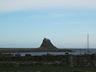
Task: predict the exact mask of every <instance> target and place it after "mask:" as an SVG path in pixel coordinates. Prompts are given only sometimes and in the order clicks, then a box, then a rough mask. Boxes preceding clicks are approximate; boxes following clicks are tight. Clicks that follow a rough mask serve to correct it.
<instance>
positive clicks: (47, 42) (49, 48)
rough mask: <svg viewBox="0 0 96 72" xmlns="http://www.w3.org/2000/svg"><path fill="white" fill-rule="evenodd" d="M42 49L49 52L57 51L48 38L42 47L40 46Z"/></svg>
mask: <svg viewBox="0 0 96 72" xmlns="http://www.w3.org/2000/svg"><path fill="white" fill-rule="evenodd" d="M40 49H47V50H51V49H54V50H55V49H57V48H56V47H55V46H54V45H53V44H52V43H51V41H50V40H49V39H47V38H44V40H43V42H42V44H41V46H40Z"/></svg>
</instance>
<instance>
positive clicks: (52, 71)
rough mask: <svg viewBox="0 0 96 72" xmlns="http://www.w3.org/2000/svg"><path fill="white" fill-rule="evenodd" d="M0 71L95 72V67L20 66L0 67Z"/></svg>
mask: <svg viewBox="0 0 96 72" xmlns="http://www.w3.org/2000/svg"><path fill="white" fill-rule="evenodd" d="M1 71H14V72H15V71H24V72H25V71H32V72H36V71H40V72H72V71H74V72H75V71H80V72H81V71H82V72H86V71H87V72H96V67H64V66H26V67H25V66H22V67H9V66H6V67H4V66H3V67H0V72H1Z"/></svg>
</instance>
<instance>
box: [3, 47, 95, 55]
mask: <svg viewBox="0 0 96 72" xmlns="http://www.w3.org/2000/svg"><path fill="white" fill-rule="evenodd" d="M72 50H73V52H68V53H69V54H72V55H80V54H81V55H83V54H86V53H87V51H86V49H72ZM47 53H48V54H51V55H65V54H66V52H21V53H20V52H15V53H3V54H12V55H14V56H15V55H16V54H20V55H21V56H25V55H26V54H30V55H31V56H42V55H46V54H47ZM89 54H96V49H90V50H89Z"/></svg>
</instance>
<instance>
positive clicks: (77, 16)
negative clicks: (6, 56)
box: [0, 0, 96, 48]
mask: <svg viewBox="0 0 96 72" xmlns="http://www.w3.org/2000/svg"><path fill="white" fill-rule="evenodd" d="M95 32H96V0H0V48H37V47H40V45H41V43H42V40H43V39H44V38H48V39H50V40H51V42H52V43H53V44H54V45H55V46H56V47H58V48H86V47H87V33H89V36H90V37H89V42H90V48H96V33H95Z"/></svg>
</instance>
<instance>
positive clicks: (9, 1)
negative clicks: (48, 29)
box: [0, 0, 96, 12]
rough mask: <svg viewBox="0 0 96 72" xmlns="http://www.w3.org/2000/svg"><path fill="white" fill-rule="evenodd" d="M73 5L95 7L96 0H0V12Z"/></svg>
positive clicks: (71, 6) (73, 6) (72, 6)
mask: <svg viewBox="0 0 96 72" xmlns="http://www.w3.org/2000/svg"><path fill="white" fill-rule="evenodd" d="M75 7H76V8H90V9H96V0H0V12H6V11H7V12H8V11H19V10H27V9H50V8H51V9H52V8H75Z"/></svg>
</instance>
